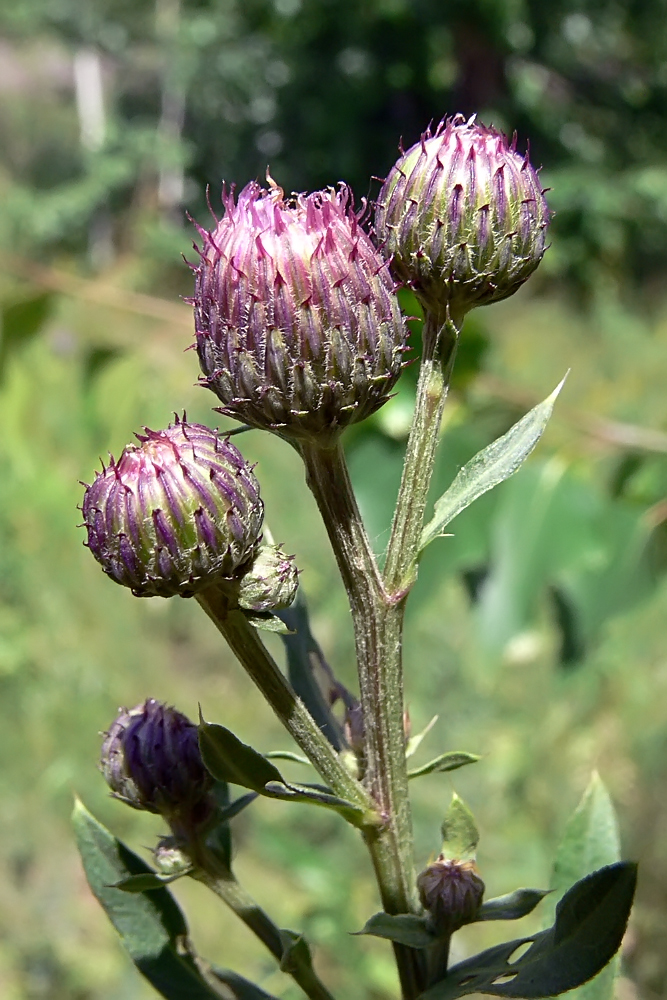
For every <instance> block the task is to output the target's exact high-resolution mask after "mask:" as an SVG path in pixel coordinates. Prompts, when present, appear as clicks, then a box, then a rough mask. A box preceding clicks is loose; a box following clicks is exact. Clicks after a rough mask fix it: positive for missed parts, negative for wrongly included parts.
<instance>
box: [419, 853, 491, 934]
mask: <svg viewBox="0 0 667 1000" xmlns="http://www.w3.org/2000/svg"><path fill="white" fill-rule="evenodd" d="M417 888H418V890H419V897H420V899H421V902H422V906H423V907H424V909H425V910H427V911H428V912H429V914H430V918H431V923H432V925H433V929H434V930H435V931H436V933H439V934H452V933H453V932H454V931H456V930H458V929H459V927H463V925H464V924H469V923H471V921H473V920H474V919H475V917H476V916H477V913H478V911H479V908H480V906H481V904H482V898H483V896H484V883H483V881H482V879H481V878H480V876H479V873H478V871H477V867H476V865H475V863H474V861H454V860H451V859H449V858H446V857H445V856H444V855H443V854H441V855H440V857H439V858H438V859H437V861H434V863H433V864H432V865H429V866H428V868H425V869H424V871H423V872H421V874H420V875H419V876H418V877H417Z"/></svg>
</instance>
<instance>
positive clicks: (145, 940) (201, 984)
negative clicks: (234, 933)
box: [72, 800, 219, 1000]
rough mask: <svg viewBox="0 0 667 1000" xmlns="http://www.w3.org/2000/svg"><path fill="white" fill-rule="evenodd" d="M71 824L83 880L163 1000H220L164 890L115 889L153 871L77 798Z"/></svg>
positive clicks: (180, 918)
mask: <svg viewBox="0 0 667 1000" xmlns="http://www.w3.org/2000/svg"><path fill="white" fill-rule="evenodd" d="M72 822H73V824H74V831H75V834H76V840H77V845H78V848H79V853H80V854H81V860H82V861H83V867H84V871H85V873H86V878H87V879H88V884H89V886H90V888H91V890H92V892H93V895H94V896H95V897H96V899H97V900H98V901H99V903H101V905H102V907H103V908H104V910H105V912H106V914H107V916H108V917H109V919H110V921H111V923H112V924H113V925H114V927H115V928H116V930H117V931H118V933H119V934H120V937H121V941H122V943H123V946H124V947H125V948H126V950H127V951H128V953H129V955H130V958H131V959H132V961H133V962H134V964H135V965H136V966H137V968H138V969H139V971H140V972H141V973H142V974H143V975H144V976H145V977H146V979H148V981H149V982H150V983H151V985H152V986H153V987H154V988H155V989H156V990H157V991H158V993H160V994H161V995H162V996H163V997H166V1000H219V994H218V993H217V992H216V991H215V990H214V989H213V987H212V986H209V985H208V983H207V982H206V980H205V979H204V977H203V976H202V973H201V972H200V970H199V968H198V967H197V964H196V962H195V959H194V957H193V955H192V953H191V951H190V947H189V943H188V938H187V934H188V928H187V924H186V922H185V918H184V916H183V913H182V912H181V910H180V908H179V906H178V904H177V903H176V900H175V899H174V897H173V896H172V895H171V893H170V892H169V890H168V889H166V888H165V887H164V886H162V887H161V888H159V889H156V890H155V891H152V892H149V893H136V894H133V893H127V892H121V891H120V890H119V889H116V888H114V887H113V884H114V883H117V882H120V881H123V880H125V879H128V878H130V877H131V876H133V875H146V874H153V873H152V872H151V869H150V868H149V867H148V865H146V864H145V863H144V862H143V861H142V860H141V858H139V857H137V855H136V854H133V853H132V851H130V850H129V849H128V848H127V847H126V846H125V845H124V844H122V843H121V842H120V841H119V840H116V838H115V837H114V836H113V835H112V834H111V833H110V832H109V831H108V830H107V829H106V828H105V827H103V826H102V824H101V823H98V821H97V820H96V819H95V818H94V817H93V816H91V814H90V813H89V812H88V811H87V809H86V808H85V807H84V806H83V804H82V803H81V802H79V801H78V800H77V802H76V804H75V808H74V813H73V816H72Z"/></svg>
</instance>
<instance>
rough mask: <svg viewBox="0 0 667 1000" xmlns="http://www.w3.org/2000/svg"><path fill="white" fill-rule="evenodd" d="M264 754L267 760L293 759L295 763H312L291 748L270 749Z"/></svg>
mask: <svg viewBox="0 0 667 1000" xmlns="http://www.w3.org/2000/svg"><path fill="white" fill-rule="evenodd" d="M264 756H265V757H266V759H267V760H292V761H294V763H295V764H310V761H309V760H308V758H307V757H301V756H300V755H299V754H298V753H292V751H291V750H269V752H268V753H265V754H264Z"/></svg>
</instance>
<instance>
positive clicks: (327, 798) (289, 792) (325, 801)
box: [263, 781, 368, 827]
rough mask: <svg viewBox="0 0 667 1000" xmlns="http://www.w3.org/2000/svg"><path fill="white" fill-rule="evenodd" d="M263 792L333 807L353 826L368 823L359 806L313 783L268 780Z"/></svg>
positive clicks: (273, 796) (287, 798)
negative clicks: (300, 783)
mask: <svg viewBox="0 0 667 1000" xmlns="http://www.w3.org/2000/svg"><path fill="white" fill-rule="evenodd" d="M263 794H264V795H269V796H271V798H274V799H285V800H289V801H291V802H306V803H308V804H310V805H313V806H323V807H324V808H325V809H333V810H334V812H337V813H340V815H341V816H343V817H344V818H345V819H346V820H347V821H348V823H352V825H353V826H358V827H361V826H365V825H367V824H368V815H367V813H366V811H365V810H364V809H362V808H361V806H357V805H355V804H354V803H353V802H348V801H347V799H339V798H338V796H336V795H332V794H331V792H329V791H323V790H321V789H319V788H318V787H317V786H315V785H294V784H289V783H288V782H286V781H281V782H270V783H269V784H267V785H266V787H265V788H264V792H263Z"/></svg>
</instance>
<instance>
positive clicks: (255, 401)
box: [192, 182, 406, 443]
mask: <svg viewBox="0 0 667 1000" xmlns="http://www.w3.org/2000/svg"><path fill="white" fill-rule="evenodd" d="M223 201H224V206H225V215H224V216H223V218H222V219H221V220H220V221H219V222H218V224H217V226H216V227H215V229H214V230H213V231H212V232H207V231H205V230H203V229H201V228H199V227H198V229H199V232H200V235H201V237H202V240H203V246H202V248H201V250H200V251H199V252H200V258H201V259H200V261H199V263H198V265H197V266H196V267H195V268H194V271H195V275H196V285H195V295H194V298H193V300H192V302H193V304H194V307H195V330H196V340H197V344H196V346H197V352H198V354H199V360H200V363H201V368H202V371H203V372H204V377H203V379H202V382H203V384H204V385H206V386H208V387H209V388H210V389H212V390H213V391H214V392H215V393H216V395H217V396H218V398H219V399H220V400H221V401H222V404H223V405H222V406H221V407H220V410H221V412H222V413H225V414H227V415H228V416H231V417H235V418H237V419H238V420H241V421H244V422H245V423H248V424H251V425H253V426H255V427H262V428H266V429H269V430H273V431H277V432H280V433H282V434H284V435H286V436H289V437H292V438H296V439H299V438H301V439H303V438H316V439H317V440H319V441H320V442H323V443H326V441H327V439H331V438H333V437H335V436H336V435H337V434H338V433H339V432H340V431H341V429H342V428H343V427H345V426H346V425H347V424H350V423H353V422H355V421H358V420H362V419H363V418H364V417H367V416H368V415H369V414H371V413H373V412H374V411H375V410H377V409H378V407H380V406H381V405H382V404H383V403H384V402H385V400H386V399H387V397H388V394H389V393H390V391H391V389H392V387H393V385H394V383H395V382H396V380H397V378H398V376H399V374H400V371H401V368H402V365H403V353H404V351H405V339H406V329H405V325H404V322H403V319H402V317H401V314H400V310H399V307H398V302H397V299H396V296H395V294H394V286H393V281H392V278H391V276H390V275H389V273H388V269H387V267H386V264H385V262H384V261H383V259H382V257H381V256H380V254H379V253H378V252H377V250H376V249H375V247H374V246H373V244H372V242H371V240H370V238H369V236H368V235H367V234H366V233H365V232H364V230H363V229H362V227H361V225H360V222H359V216H358V215H357V214H356V213H355V211H354V209H353V205H352V196H351V192H350V190H349V188H347V187H345V186H342V187H341V188H340V189H339V190H338V191H335V190H333V189H327V190H324V191H316V192H314V193H313V194H308V195H306V194H297V195H294V196H293V197H292V198H290V199H285V198H284V196H283V192H282V190H281V189H280V188H278V187H277V186H276V185H275V184H273V183H272V182H271V186H270V187H269V189H268V190H266V189H263V188H262V187H260V186H259V184H257V183H255V182H252V183H250V184H248V185H247V186H246V187H245V188H244V189H243V190H242V191H241V193H240V194H239V196H238V199H237V200H235V199H234V196H233V194H232V193H229V192H224V193H223Z"/></svg>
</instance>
